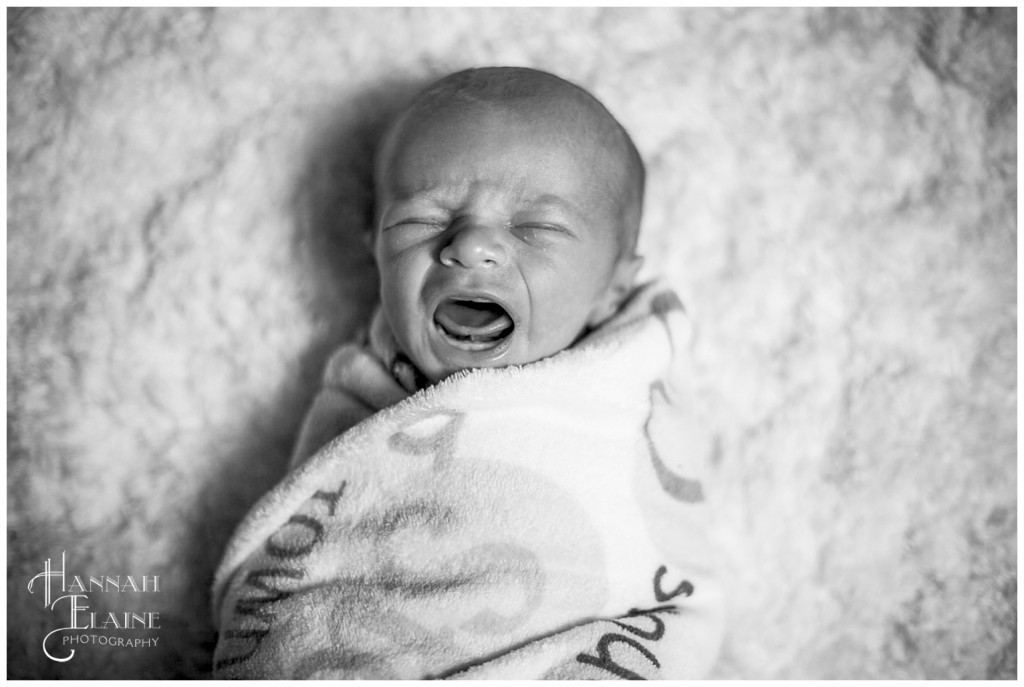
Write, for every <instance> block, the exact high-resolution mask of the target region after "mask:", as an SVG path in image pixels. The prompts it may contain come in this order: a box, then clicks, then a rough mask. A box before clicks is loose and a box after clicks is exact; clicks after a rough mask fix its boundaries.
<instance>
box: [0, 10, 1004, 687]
mask: <svg viewBox="0 0 1024 687" xmlns="http://www.w3.org/2000/svg"><path fill="white" fill-rule="evenodd" d="M7 51H8V52H7V54H8V201H7V203H8V239H7V241H8V243H7V248H8V282H7V297H8V380H7V383H8V386H7V394H8V461H9V462H8V611H9V613H8V670H9V674H10V675H11V676H18V677H62V676H77V677H130V676H140V677H170V676H181V677H189V676H197V675H202V674H203V671H204V670H206V669H207V667H208V663H209V658H210V651H211V647H212V642H213V639H214V636H213V633H212V630H211V628H210V625H209V615H208V611H207V603H208V594H207V587H208V584H209V581H210V577H211V573H212V569H213V566H214V565H215V563H216V561H217V558H218V556H219V553H220V548H221V547H222V546H223V544H224V542H225V540H226V537H227V536H228V534H229V532H230V530H231V528H232V526H233V525H234V523H235V522H236V521H237V520H238V519H239V518H240V517H241V515H242V514H243V513H244V511H245V510H246V508H247V507H248V505H249V504H250V503H251V502H252V501H253V500H254V499H255V498H256V497H257V496H258V495H259V494H260V493H261V492H262V491H264V490H265V489H267V488H268V487H269V486H270V485H271V484H272V483H273V482H274V481H276V479H277V478H278V477H279V476H280V475H281V474H282V471H283V468H284V461H285V460H286V456H287V453H288V450H289V447H290V443H291V441H292V439H293V436H294V434H295V432H296V430H297V426H298V423H299V421H300V418H301V415H302V412H303V410H304V407H305V404H306V403H307V402H308V401H309V399H310V398H311V395H312V393H313V391H314V386H315V381H316V378H317V376H318V374H319V369H320V366H321V364H322V362H323V360H324V357H325V355H326V353H327V351H328V350H329V349H330V347H331V346H332V345H334V344H335V343H337V342H338V341H340V340H342V339H344V338H345V337H346V336H347V335H348V334H349V333H350V332H351V331H352V328H353V326H355V325H356V324H358V323H359V322H360V321H361V319H362V318H363V317H364V316H365V313H366V311H367V309H368V307H369V306H370V302H371V300H372V296H373V293H374V290H375V284H374V274H373V268H372V265H371V263H370V262H369V259H368V256H367V255H366V254H365V253H364V252H362V250H361V248H360V245H359V241H358V233H359V231H360V229H361V228H362V226H363V224H364V222H365V219H364V218H365V215H366V211H367V207H368V202H367V198H368V197H367V186H366V170H367V165H368V163H369V152H370V149H371V144H372V141H373V137H374V134H375V132H376V131H378V130H379V127H380V123H381V121H383V120H384V119H386V117H387V114H388V113H389V112H391V111H393V109H394V108H395V106H396V104H398V103H401V102H402V101H403V99H404V98H406V97H407V96H408V94H409V92H410V90H411V89H414V88H416V87H418V86H419V85H421V84H422V83H423V82H424V80H426V79H429V78H432V77H436V76H439V75H441V74H444V73H446V72H449V71H451V70H454V69H458V68H462V67H466V66H471V65H482V64H514V65H528V66H535V67H539V68H543V69H548V70H551V71H555V72H557V73H559V74H561V75H563V76H565V77H567V78H569V79H571V80H574V81H577V82H578V83H580V84H581V85H583V86H585V87H587V88H588V89H590V90H591V91H592V92H594V93H595V94H596V95H597V96H598V97H599V98H601V99H602V100H603V101H604V102H605V103H606V104H607V106H608V107H609V109H611V110H612V112H614V113H615V114H616V115H617V116H618V117H619V119H620V120H621V121H622V122H623V123H624V124H625V126H626V127H627V128H628V129H629V130H630V131H631V132H632V133H633V135H634V137H635V139H636V142H637V144H638V146H639V148H640V150H641V152H642V154H643V155H644V157H645V158H646V160H647V162H648V166H649V173H650V180H651V181H650V191H649V194H648V198H647V214H646V218H645V224H644V235H643V238H642V241H641V247H642V250H643V251H644V252H645V253H646V255H647V270H646V274H648V275H651V274H654V273H656V272H662V273H665V274H667V275H668V276H669V278H670V279H671V281H672V282H673V283H674V284H675V286H676V287H677V288H678V289H679V291H680V293H681V294H682V295H683V297H684V300H685V301H686V302H687V304H688V307H689V309H690V311H691V313H692V314H693V317H694V320H695V322H696V326H697V329H698V332H699V336H698V338H697V340H696V343H695V346H694V350H693V356H694V360H695V362H696V368H697V373H698V380H697V381H698V384H699V385H700V388H701V390H702V398H704V399H705V400H706V406H705V411H706V413H707V415H708V418H709V422H710V423H711V424H712V426H713V429H714V432H715V436H716V438H717V439H716V442H715V450H714V451H713V453H712V454H710V455H708V456H707V459H708V461H709V464H711V465H712V466H713V468H714V484H712V485H709V486H711V490H712V491H713V492H714V493H715V495H716V496H717V505H718V508H719V511H720V513H721V522H722V530H723V534H722V535H721V538H722V541H723V544H724V545H725V547H726V548H727V549H728V550H729V551H730V555H731V558H732V561H733V563H734V564H735V573H734V574H733V580H732V582H731V585H732V586H731V589H732V593H731V598H732V600H733V604H734V607H733V613H734V616H735V617H734V619H733V621H732V622H731V624H730V627H731V629H730V632H729V636H728V638H727V643H726V646H725V648H724V651H723V655H722V658H721V661H720V664H719V668H718V671H717V675H719V676H723V677H760V678H786V677H819V678H831V677H847V678H874V677H891V678H904V677H929V678H933V677H945V678H959V677H974V678H982V677H1012V676H1014V675H1015V674H1016V660H1017V658H1016V649H1015V646H1016V598H1017V584H1016V574H1017V570H1016V552H1017V545H1016V523H1017V502H1016V448H1015V447H1016V436H1017V428H1016V417H1015V415H1016V405H1017V400H1016V365H1017V358H1016V344H1017V328H1016V325H1017V301H1016V277H1017V267H1016V243H1017V233H1016V232H1017V227H1016V219H1015V217H1016V215H1015V211H1016V201H1017V198H1016V181H1017V169H1016V159H1017V157H1016V156H1017V151H1016V146H1017V140H1016V116H1017V108H1016V103H1017V91H1016V10H1015V9H1003V10H995V11H989V10H980V9H976V10H967V11H964V10H958V9H952V8H950V9H942V10H933V11H926V10H913V11H890V10H884V9H873V10H867V11H857V10H837V11H825V10H797V9H789V10H749V11H730V10H677V9H667V8H666V9H656V10H622V9H588V8H573V9H530V10H527V9H487V8H483V9H412V10H410V9H371V10H354V9H334V10H302V11H298V10H294V11H277V10H266V9H260V10H240V9H228V10H202V9H179V10H168V11H161V10H128V11H122V10H113V9H105V10H78V9H75V10H49V11H41V12H40V11H36V10H8V48H7ZM62 550H66V551H67V556H68V568H69V571H70V572H82V573H86V574H88V573H92V574H118V573H120V574H127V573H129V572H132V573H135V574H138V575H141V574H147V575H153V574H159V575H161V578H162V581H163V591H162V592H161V593H160V594H159V595H156V596H153V597H151V598H149V599H145V600H144V602H142V601H140V600H139V598H138V597H135V598H133V597H131V596H130V595H116V594H110V595H106V596H104V597H103V598H102V599H98V598H94V599H93V600H92V605H93V610H101V611H102V610H108V609H109V610H112V609H117V608H119V607H123V608H125V609H126V610H135V611H138V610H140V608H143V607H145V608H146V609H147V610H160V611H161V612H162V620H163V626H164V629H163V630H162V631H161V633H160V644H159V645H158V647H157V648H150V649H137V650H125V649H120V650H118V649H104V648H102V647H96V646H90V647H84V648H82V649H81V650H80V651H79V653H78V654H77V655H76V656H75V658H74V659H73V660H72V661H71V662H69V663H67V664H57V663H53V662H50V661H48V660H46V659H45V658H44V657H43V656H42V653H41V651H40V641H41V639H42V636H43V635H44V634H45V633H46V632H48V631H50V630H52V629H55V628H56V627H58V626H59V625H58V624H57V623H58V619H57V617H56V616H55V615H53V614H51V613H49V612H47V611H45V610H43V609H42V608H41V601H40V599H39V597H38V596H31V595H29V594H28V593H27V591H26V589H25V585H26V582H27V580H28V579H29V578H30V577H31V576H32V575H33V574H35V573H37V572H39V571H41V570H42V563H43V560H44V559H46V558H48V557H55V556H56V557H59V555H60V551H62Z"/></svg>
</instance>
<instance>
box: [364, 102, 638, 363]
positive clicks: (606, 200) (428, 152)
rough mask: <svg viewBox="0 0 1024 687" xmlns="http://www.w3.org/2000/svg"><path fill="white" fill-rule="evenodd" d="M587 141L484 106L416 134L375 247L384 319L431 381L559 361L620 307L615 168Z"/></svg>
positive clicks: (393, 160) (393, 181)
mask: <svg viewBox="0 0 1024 687" xmlns="http://www.w3.org/2000/svg"><path fill="white" fill-rule="evenodd" d="M587 143H588V141H587V139H586V138H585V137H584V136H576V135H571V134H567V133H566V130H565V128H564V127H561V128H559V127H556V126H551V125H548V124H545V122H544V120H543V119H542V118H541V117H534V118H532V119H530V120H528V119H526V118H524V115H523V114H522V113H513V112H508V111H504V110H501V109H497V108H493V107H491V108H487V107H484V106H479V105H465V106H462V107H460V108H459V109H450V110H448V111H444V112H440V113H433V114H432V115H431V116H429V117H428V118H426V120H425V121H418V122H412V123H409V124H407V125H406V129H405V132H404V135H403V136H402V137H401V139H400V140H399V141H398V143H397V145H396V146H395V148H394V150H393V151H392V154H391V156H390V164H386V166H385V167H384V169H383V172H382V173H381V176H380V177H379V179H378V184H379V187H378V216H377V217H378V219H377V226H376V236H375V246H374V252H375V256H376V260H377V265H378V268H379V270H380V277H381V302H382V306H383V309H384V315H385V317H386V319H387V321H388V324H389V325H390V326H391V329H392V331H393V332H394V334H395V337H396V338H397V340H398V343H399V345H400V346H401V347H402V349H403V350H404V351H405V352H406V354H408V355H409V357H410V358H411V359H412V361H413V362H414V363H415V364H416V365H417V367H419V369H420V370H421V371H422V372H423V373H424V374H425V375H426V376H427V377H428V378H429V379H430V380H431V381H434V382H436V381H439V380H441V379H444V378H445V377H447V376H449V375H451V374H452V373H454V372H457V371H458V370H462V369H466V368H477V367H501V366H505V365H516V364H523V363H529V362H533V361H536V360H539V359H541V358H544V357H547V356H550V355H552V354H554V353H556V352H558V351H560V350H562V349H564V348H566V347H568V346H569V345H571V344H572V343H573V341H574V340H575V339H576V338H577V337H578V336H579V335H580V334H581V333H582V332H583V331H584V330H585V329H586V327H587V326H588V325H593V324H597V323H598V322H600V321H601V320H603V319H604V318H606V317H607V316H608V315H610V314H611V312H612V311H613V310H614V308H615V305H616V301H617V293H616V289H615V285H616V283H620V282H622V281H624V280H628V281H631V280H632V276H633V271H635V270H626V271H628V272H629V273H628V275H624V274H622V272H623V271H624V270H623V268H622V266H621V265H620V264H619V261H618V260H617V254H618V251H617V245H618V244H617V234H618V232H619V231H620V226H619V223H620V219H619V217H620V213H619V212H618V207H617V203H618V201H617V200H616V198H615V197H614V195H615V194H613V193H611V192H610V190H609V184H608V182H607V177H608V172H607V171H606V170H608V169H609V167H610V165H613V164H614V161H613V160H610V159H609V157H610V156H609V154H608V153H606V152H605V151H604V150H603V149H601V147H600V146H596V145H587ZM620 291H621V289H620Z"/></svg>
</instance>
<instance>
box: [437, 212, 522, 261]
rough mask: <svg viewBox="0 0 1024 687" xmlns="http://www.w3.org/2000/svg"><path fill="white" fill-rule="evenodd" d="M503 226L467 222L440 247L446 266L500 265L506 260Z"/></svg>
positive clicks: (442, 259) (506, 250)
mask: <svg viewBox="0 0 1024 687" xmlns="http://www.w3.org/2000/svg"><path fill="white" fill-rule="evenodd" d="M505 233H506V232H505V229H504V227H498V226H492V225H490V224H485V223H474V222H467V223H466V224H464V225H463V226H461V227H459V228H458V229H457V230H456V231H455V233H454V235H452V237H451V239H450V240H449V241H448V243H447V244H446V245H445V246H444V248H442V249H441V263H442V264H443V265H445V266H446V267H468V268H472V267H501V266H502V265H504V264H505V263H506V262H508V249H507V248H506V246H505V241H504V239H505Z"/></svg>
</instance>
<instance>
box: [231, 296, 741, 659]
mask: <svg viewBox="0 0 1024 687" xmlns="http://www.w3.org/2000/svg"><path fill="white" fill-rule="evenodd" d="M687 340H688V325H687V320H686V317H685V315H684V313H683V311H682V308H681V306H680V303H679V300H678V299H677V298H676V297H675V295H674V294H673V293H672V292H671V291H668V290H666V289H665V288H664V287H663V286H660V285H658V284H651V285H647V286H646V287H643V288H640V289H638V291H637V292H636V293H635V294H634V295H633V297H632V298H631V300H630V301H629V303H627V306H626V307H625V308H624V309H623V311H622V312H621V313H620V314H619V315H618V316H617V317H616V318H615V319H614V320H612V321H611V322H610V323H608V324H607V325H605V326H604V327H602V328H601V329H599V330H598V331H596V332H594V333H592V334H590V335H589V336H588V337H587V338H585V339H584V340H583V341H582V342H580V343H579V344H577V345H576V346H574V347H573V348H571V349H569V350H567V351H564V352H563V353H561V354H559V355H557V356H554V357H552V358H549V359H547V360H544V361H541V362H539V363H534V364H532V365H526V366H523V367H516V368H504V369H485V370H474V371H468V372H464V373H461V374H459V375H456V376H455V377H453V378H450V379H448V380H445V381H444V382H442V383H440V384H438V385H436V386H434V387H430V388H427V389H425V390H423V391H420V392H417V393H415V394H413V395H411V396H409V397H408V398H406V399H405V400H402V401H401V402H399V403H398V404H396V405H394V406H391V407H389V408H386V409H384V410H382V411H380V412H377V413H375V414H373V415H372V416H370V417H369V418H368V419H366V420H364V421H362V422H360V423H358V424H357V425H356V426H355V427H353V428H352V429H351V430H349V431H347V432H345V433H343V434H342V435H340V436H338V437H337V438H335V439H334V440H333V441H330V442H329V443H327V444H326V445H325V446H324V447H323V448H321V449H320V450H319V451H317V452H316V453H315V454H314V455H313V456H312V457H311V458H310V459H309V460H306V461H305V462H304V463H302V464H301V465H300V466H299V467H298V468H297V469H295V470H293V471H292V472H291V473H290V474H289V475H288V476H287V477H286V479H285V480H284V481H283V482H282V483H281V484H280V485H278V486H277V487H276V488H275V489H274V490H272V491H271V492H270V493H269V494H267V495H266V496H265V497H264V498H263V499H262V500H261V501H260V502H259V503H258V504H257V505H256V506H255V508H254V509H253V510H252V512H251V513H250V514H249V515H248V517H247V518H246V519H245V520H244V521H243V523H242V524H241V526H240V527H239V529H238V531H237V532H236V533H235V535H234V537H233V539H232V541H231V542H230V544H229V547H228V550H227V552H226V554H225V557H224V560H223V562H222V563H221V567H220V569H219V571H218V573H217V576H216V581H215V585H214V615H215V617H216V619H217V622H218V625H219V632H220V635H219V643H218V646H217V650H216V654H215V666H214V669H215V674H216V675H218V676H220V677H231V678H335V677H343V678H365V679H373V678H404V679H411V678H427V677H432V678H438V677H454V678H506V679H510V678H527V679H529V678H558V679H585V678H598V679H601V678H614V677H618V678H639V677H643V678H655V677H659V678H685V677H699V676H701V675H704V674H705V673H706V671H707V670H708V669H709V668H710V666H711V664H712V662H713V660H714V658H715V655H716V652H717V649H718V643H719V641H720V637H721V626H722V613H721V594H720V591H719V588H718V585H717V583H716V577H715V574H714V571H715V567H716V566H715V561H714V558H715V556H714V551H713V549H712V547H711V546H710V544H709V541H708V514H707V510H708V508H707V505H706V503H705V499H704V494H703V491H702V486H701V482H700V480H699V472H700V466H699V464H698V463H699V460H698V458H699V457H700V456H703V455H706V454H705V453H703V449H704V446H705V445H704V444H703V443H702V442H703V439H702V437H701V432H700V426H699V423H698V422H697V421H696V419H695V413H694V408H693V407H692V401H691V400H690V399H689V397H688V396H687V394H686V386H685V385H686V377H685V370H684V367H683V366H684V359H683V357H682V356H681V355H680V353H681V352H682V347H684V346H685V345H686V342H687ZM352 359H353V360H354V361H355V362H354V363H353V365H356V366H358V365H359V364H360V363H359V362H358V360H359V359H358V357H355V358H352ZM358 377H359V375H353V378H358Z"/></svg>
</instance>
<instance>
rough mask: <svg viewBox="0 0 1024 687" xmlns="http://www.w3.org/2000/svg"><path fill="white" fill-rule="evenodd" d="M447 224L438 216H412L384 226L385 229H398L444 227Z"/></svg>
mask: <svg viewBox="0 0 1024 687" xmlns="http://www.w3.org/2000/svg"><path fill="white" fill-rule="evenodd" d="M446 226H448V224H447V222H445V221H444V220H441V219H438V218H430V217H410V218H408V219H403V220H400V221H398V222H394V223H392V224H389V225H388V226H386V227H384V231H389V230H391V229H397V228H400V227H409V228H417V227H419V228H440V229H444V228H445V227H446Z"/></svg>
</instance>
